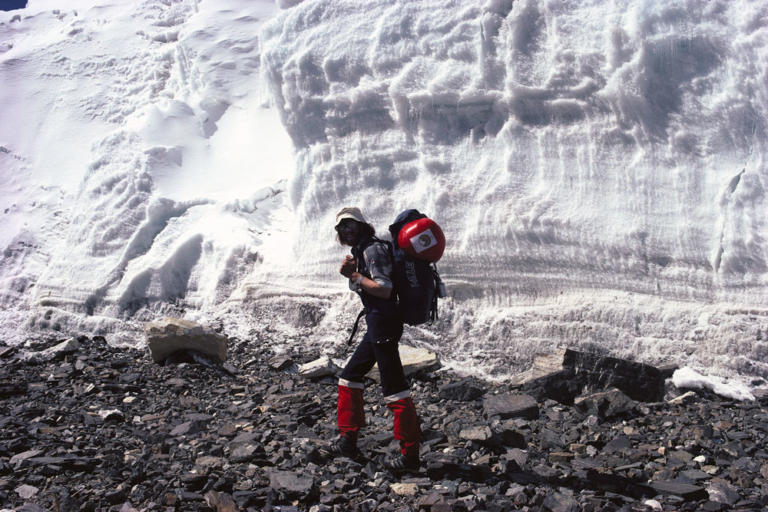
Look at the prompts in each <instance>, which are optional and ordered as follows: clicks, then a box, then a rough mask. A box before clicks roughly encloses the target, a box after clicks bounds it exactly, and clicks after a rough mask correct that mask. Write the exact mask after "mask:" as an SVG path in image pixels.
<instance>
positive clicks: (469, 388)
mask: <svg viewBox="0 0 768 512" xmlns="http://www.w3.org/2000/svg"><path fill="white" fill-rule="evenodd" d="M483 394H485V390H484V389H483V388H482V387H480V386H478V385H477V384H475V382H474V380H473V379H471V378H466V379H462V380H460V381H459V382H453V383H451V384H446V385H445V386H443V387H441V388H440V389H439V390H438V393H437V396H438V397H440V398H442V399H444V400H456V401H459V402H469V401H472V400H474V399H476V398H479V397H481V396H483Z"/></svg>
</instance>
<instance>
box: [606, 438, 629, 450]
mask: <svg viewBox="0 0 768 512" xmlns="http://www.w3.org/2000/svg"><path fill="white" fill-rule="evenodd" d="M630 448H632V440H631V439H630V438H629V437H627V436H616V437H614V438H613V439H612V440H611V442H609V443H608V444H606V445H605V447H604V448H603V452H604V453H616V452H621V451H623V450H628V449H630Z"/></svg>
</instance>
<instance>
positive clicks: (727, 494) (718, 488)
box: [707, 482, 741, 505]
mask: <svg viewBox="0 0 768 512" xmlns="http://www.w3.org/2000/svg"><path fill="white" fill-rule="evenodd" d="M707 491H708V492H709V499H710V500H711V501H716V502H718V503H725V504H726V505H735V504H736V502H738V501H739V500H741V495H740V494H739V491H738V490H737V489H736V488H735V487H734V486H732V485H730V484H727V483H725V482H713V483H711V484H710V485H709V486H708V487H707Z"/></svg>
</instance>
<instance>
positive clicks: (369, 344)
mask: <svg viewBox="0 0 768 512" xmlns="http://www.w3.org/2000/svg"><path fill="white" fill-rule="evenodd" d="M336 232H337V238H338V240H339V242H340V243H341V245H343V246H349V247H351V248H352V255H351V256H349V255H348V256H347V257H346V258H345V259H344V262H343V263H342V265H341V269H340V273H341V275H343V276H344V277H346V278H347V279H349V287H350V289H351V290H353V291H355V292H357V294H358V295H360V298H361V299H362V301H363V307H364V312H365V323H366V325H367V327H368V330H367V332H366V333H365V336H363V339H362V340H361V341H360V344H359V345H358V346H357V349H356V350H355V352H354V354H353V355H352V358H351V359H350V360H349V362H348V363H347V366H346V367H345V368H344V371H342V373H341V376H340V378H339V401H338V416H337V422H338V426H339V431H340V436H339V438H338V440H336V441H334V442H333V443H332V444H331V445H330V446H329V447H328V448H326V449H324V451H326V453H329V454H331V455H344V456H349V457H354V456H356V455H358V454H359V451H358V449H357V440H358V435H359V432H360V429H361V428H362V427H363V425H364V424H365V417H364V412H363V389H364V387H365V386H364V384H363V380H364V376H365V375H366V374H367V373H368V372H369V371H370V370H371V368H373V365H374V364H375V363H378V365H379V375H380V376H381V389H382V392H383V394H384V401H385V402H386V403H387V407H388V408H389V409H390V410H391V411H392V413H393V415H394V419H395V426H394V433H395V439H397V440H398V441H400V453H399V454H397V455H390V456H387V457H384V458H383V459H381V460H380V463H381V464H382V465H383V466H384V467H385V468H387V469H389V470H390V471H393V472H401V471H402V472H407V471H418V469H419V438H420V436H421V429H420V427H419V419H418V416H417V415H416V409H415V407H414V405H413V400H412V399H411V392H410V386H409V384H408V381H406V380H405V374H404V372H403V365H402V362H401V361H400V354H399V352H398V347H397V346H398V342H399V341H400V337H401V336H402V334H403V320H402V317H401V315H400V312H399V311H398V304H397V297H396V294H395V292H394V291H393V285H392V272H393V262H392V256H391V254H390V252H389V250H388V249H387V246H386V245H384V243H382V242H381V241H379V240H378V239H377V238H375V236H374V235H375V230H374V228H373V226H371V225H370V224H368V223H367V222H366V220H365V218H364V217H363V214H362V212H361V211H360V209H359V208H355V207H352V208H343V209H342V210H341V211H340V212H339V213H338V214H337V215H336ZM361 314H362V313H361Z"/></svg>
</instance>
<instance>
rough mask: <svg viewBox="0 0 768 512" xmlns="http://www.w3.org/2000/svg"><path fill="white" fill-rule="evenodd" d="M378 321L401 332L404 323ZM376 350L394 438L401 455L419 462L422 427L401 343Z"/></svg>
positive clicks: (382, 388) (376, 347) (379, 346)
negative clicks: (399, 345)
mask: <svg viewBox="0 0 768 512" xmlns="http://www.w3.org/2000/svg"><path fill="white" fill-rule="evenodd" d="M379 321H382V322H387V323H392V324H393V325H391V326H388V327H389V328H390V329H393V330H397V329H398V328H399V329H400V332H401V333H402V322H399V319H389V318H386V317H384V318H382V319H379ZM398 322H399V324H398ZM397 338H399V336H398V337H397ZM373 351H374V354H375V356H376V362H377V363H378V365H379V375H380V376H381V390H382V393H383V394H384V401H385V402H386V403H387V407H388V408H389V410H391V411H392V414H393V415H394V419H395V426H394V433H395V439H397V440H398V441H400V452H401V453H402V454H403V455H405V456H406V457H409V458H411V459H418V458H419V441H420V438H421V428H420V427H419V418H418V415H417V414H416V408H415V407H414V405H413V399H412V398H411V390H410V386H409V385H408V381H407V380H406V379H405V373H404V372H403V364H402V361H400V352H399V350H398V343H397V341H394V342H390V343H374V344H373Z"/></svg>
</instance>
